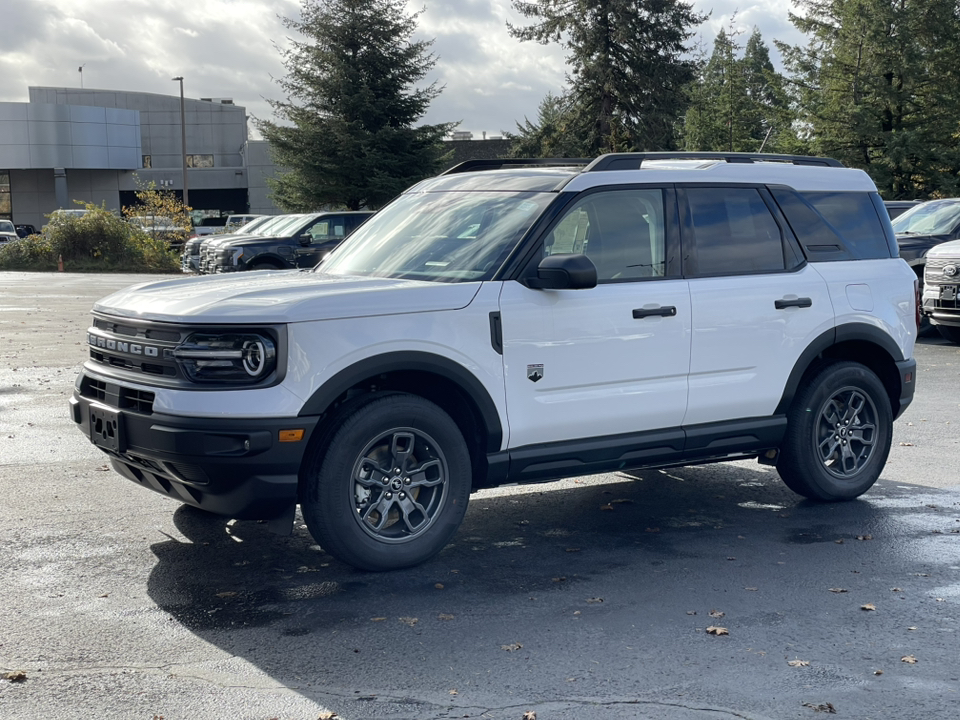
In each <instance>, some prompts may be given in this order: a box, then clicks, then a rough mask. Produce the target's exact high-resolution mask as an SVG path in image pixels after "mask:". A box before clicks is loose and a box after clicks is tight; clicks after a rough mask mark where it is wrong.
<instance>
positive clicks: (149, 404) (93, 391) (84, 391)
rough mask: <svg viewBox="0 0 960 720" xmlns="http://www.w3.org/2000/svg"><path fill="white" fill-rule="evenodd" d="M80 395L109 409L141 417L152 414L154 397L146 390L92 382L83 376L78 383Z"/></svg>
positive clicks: (89, 378)
mask: <svg viewBox="0 0 960 720" xmlns="http://www.w3.org/2000/svg"><path fill="white" fill-rule="evenodd" d="M80 395H81V396H82V397H85V398H89V399H90V400H96V401H97V402H99V403H102V404H103V405H107V406H109V407H115V408H119V409H123V410H129V411H130V412H135V413H139V414H141V415H152V414H153V401H154V398H155V397H156V395H155V394H154V393H152V392H149V391H147V390H136V389H134V388H131V387H125V386H123V385H119V384H116V383H111V382H105V381H103V380H94V379H93V378H91V377H88V376H84V377H83V379H82V380H81V381H80Z"/></svg>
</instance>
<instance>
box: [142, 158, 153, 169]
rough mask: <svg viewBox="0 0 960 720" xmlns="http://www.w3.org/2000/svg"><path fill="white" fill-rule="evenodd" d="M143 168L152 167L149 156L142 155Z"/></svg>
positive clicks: (151, 160)
mask: <svg viewBox="0 0 960 720" xmlns="http://www.w3.org/2000/svg"><path fill="white" fill-rule="evenodd" d="M143 166H144V167H145V168H152V167H153V157H152V156H150V155H144V156H143Z"/></svg>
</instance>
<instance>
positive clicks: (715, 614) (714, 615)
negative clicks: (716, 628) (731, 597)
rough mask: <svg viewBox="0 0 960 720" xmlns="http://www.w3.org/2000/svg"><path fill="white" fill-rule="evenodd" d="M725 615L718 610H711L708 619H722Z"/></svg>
mask: <svg viewBox="0 0 960 720" xmlns="http://www.w3.org/2000/svg"><path fill="white" fill-rule="evenodd" d="M724 615H726V613H724V612H720V611H719V610H711V611H710V617H712V618H722V617H723V616H724Z"/></svg>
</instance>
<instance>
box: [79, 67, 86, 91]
mask: <svg viewBox="0 0 960 720" xmlns="http://www.w3.org/2000/svg"><path fill="white" fill-rule="evenodd" d="M86 66H87V64H86V63H84V64H83V65H81V66H80V67H78V68H77V72H79V73H80V89H81V90H83V69H84V68H85V67H86Z"/></svg>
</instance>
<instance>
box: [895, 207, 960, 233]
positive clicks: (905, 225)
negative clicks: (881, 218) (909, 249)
mask: <svg viewBox="0 0 960 720" xmlns="http://www.w3.org/2000/svg"><path fill="white" fill-rule="evenodd" d="M958 222H960V203H957V202H938V201H933V202H927V203H922V204H921V205H917V206H916V207H913V208H910V209H909V210H907V211H906V212H905V213H904V214H903V215H900V216H899V217H897V218H895V219H894V220H893V231H894V232H895V233H897V234H898V235H905V234H910V235H949V234H950V233H952V232H953V230H954V228H955V227H956V226H957V224H958Z"/></svg>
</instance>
